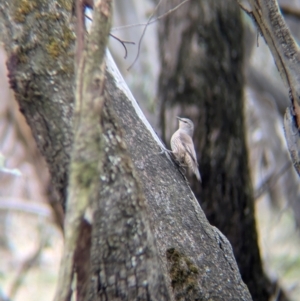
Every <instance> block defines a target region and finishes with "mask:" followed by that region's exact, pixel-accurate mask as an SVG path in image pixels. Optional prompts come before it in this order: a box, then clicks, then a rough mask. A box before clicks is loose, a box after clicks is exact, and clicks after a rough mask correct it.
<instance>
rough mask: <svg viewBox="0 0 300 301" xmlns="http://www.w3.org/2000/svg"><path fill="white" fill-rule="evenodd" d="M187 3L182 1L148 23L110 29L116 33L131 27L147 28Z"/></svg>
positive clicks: (186, 0)
mask: <svg viewBox="0 0 300 301" xmlns="http://www.w3.org/2000/svg"><path fill="white" fill-rule="evenodd" d="M188 1H190V0H184V1H182V2H181V3H179V4H178V5H176V6H175V7H174V8H172V9H170V10H168V11H167V12H166V13H164V14H162V15H160V16H158V17H157V18H155V19H154V20H152V21H150V22H149V21H148V22H147V23H136V24H129V25H124V26H118V27H113V28H112V29H111V31H118V30H123V29H127V28H132V27H138V26H147V25H150V24H154V23H156V22H157V21H159V20H161V19H163V18H165V17H167V16H168V15H170V14H172V13H173V12H175V11H176V10H177V9H178V8H180V7H181V6H182V5H183V4H185V3H186V2H188Z"/></svg>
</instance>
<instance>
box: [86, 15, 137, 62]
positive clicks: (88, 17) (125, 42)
mask: <svg viewBox="0 0 300 301" xmlns="http://www.w3.org/2000/svg"><path fill="white" fill-rule="evenodd" d="M85 17H86V18H87V19H89V20H90V21H93V19H92V18H91V17H90V16H88V15H85ZM109 35H110V36H111V37H112V38H114V39H115V40H117V41H119V42H120V43H121V44H122V46H123V47H124V50H125V56H124V59H126V58H127V54H128V52H127V47H126V45H125V44H131V45H135V43H134V42H131V41H124V40H121V39H120V38H118V37H116V36H115V35H113V34H111V33H110V34H109Z"/></svg>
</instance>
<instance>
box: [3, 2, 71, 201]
mask: <svg viewBox="0 0 300 301" xmlns="http://www.w3.org/2000/svg"><path fill="white" fill-rule="evenodd" d="M0 18H1V22H0V32H1V39H2V41H3V42H4V44H5V48H6V51H7V53H8V61H7V67H8V72H9V73H8V76H9V80H10V85H11V88H12V89H13V90H14V93H15V98H16V100H17V101H18V103H19V105H20V110H21V112H22V113H23V114H24V116H25V117H26V120H27V122H28V124H29V126H30V128H31V130H32V132H33V135H34V137H35V139H36V141H37V145H38V148H39V150H40V151H41V153H42V155H44V157H45V158H46V160H47V163H48V166H49V170H50V173H51V176H52V180H53V182H54V187H55V188H56V189H57V191H58V194H59V196H60V197H61V199H62V200H61V202H62V203H64V202H65V197H66V189H67V168H68V163H69V154H70V151H71V144H72V139H73V138H72V131H71V129H72V127H71V124H72V111H73V103H74V96H73V89H74V46H75V34H74V24H73V18H72V1H71V0H69V1H68V0H65V1H63V0H62V1H51V0H50V1H46V2H45V1H40V0H36V1H27V0H13V1H1V2H0Z"/></svg>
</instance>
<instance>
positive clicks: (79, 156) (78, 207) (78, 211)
mask: <svg viewBox="0 0 300 301" xmlns="http://www.w3.org/2000/svg"><path fill="white" fill-rule="evenodd" d="M111 10H112V1H111V0H106V1H101V0H98V1H95V3H94V18H93V23H92V27H91V31H90V34H89V37H88V41H87V43H86V45H85V50H84V51H83V52H82V53H80V54H81V57H79V58H78V61H80V63H79V66H78V68H77V80H76V84H77V90H76V95H75V99H76V100H75V112H74V142H73V149H72V154H71V162H70V174H69V187H68V190H69V195H68V202H67V209H66V217H65V246H64V253H63V256H62V262H61V267H60V272H59V281H58V287H57V290H56V296H55V300H56V301H67V300H69V298H70V296H71V291H70V290H71V283H72V278H73V260H74V255H75V250H76V246H77V244H78V238H79V235H80V226H81V223H82V220H83V216H84V213H85V211H86V209H87V207H88V204H89V199H90V198H92V197H95V194H94V191H95V187H97V183H98V175H99V173H100V168H101V166H100V165H101V149H100V143H97V141H98V142H99V137H100V136H101V127H100V124H99V116H100V115H101V111H102V108H103V104H104V95H103V90H104V89H103V87H104V79H105V78H104V66H105V63H104V60H103V59H104V54H105V49H106V45H107V41H108V35H109V31H110V26H111ZM82 26H83V25H82ZM79 30H80V31H81V32H82V31H83V30H84V29H82V28H81V29H79ZM83 150H86V151H85V152H83Z"/></svg>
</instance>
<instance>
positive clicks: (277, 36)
mask: <svg viewBox="0 0 300 301" xmlns="http://www.w3.org/2000/svg"><path fill="white" fill-rule="evenodd" d="M238 2H239V1H238ZM248 2H249V3H250V9H249V8H245V7H243V6H242V5H241V6H242V7H243V9H244V10H245V11H246V12H247V13H248V14H249V15H250V16H251V17H252V18H253V20H254V21H255V24H256V25H257V27H258V29H259V31H260V33H261V34H262V36H263V37H264V39H265V41H266V43H267V44H268V46H269V48H270V51H271V53H272V55H273V58H274V61H275V63H276V66H277V68H278V71H279V73H280V75H281V78H282V80H283V82H284V84H285V85H286V87H287V88H288V89H289V96H290V100H291V108H288V109H287V112H286V116H285V122H284V124H285V135H286V140H287V145H288V148H289V151H290V154H291V158H292V161H293V163H294V166H295V169H296V171H297V172H298V174H299V175H300V169H299V166H300V161H299V156H298V154H297V153H295V152H294V151H295V149H296V150H298V149H299V147H298V144H299V133H297V135H296V134H292V135H290V134H291V133H292V132H293V128H297V129H298V132H299V128H300V105H299V99H300V48H299V46H298V44H297V42H296V41H295V39H294V38H293V36H292V35H291V32H290V30H289V28H288V27H287V25H286V23H285V21H284V18H283V16H282V15H281V13H280V9H279V7H278V3H277V1H276V0H267V1H262V0H249V1H248ZM291 110H292V114H291ZM295 135H296V139H295ZM297 152H298V151H297Z"/></svg>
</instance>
